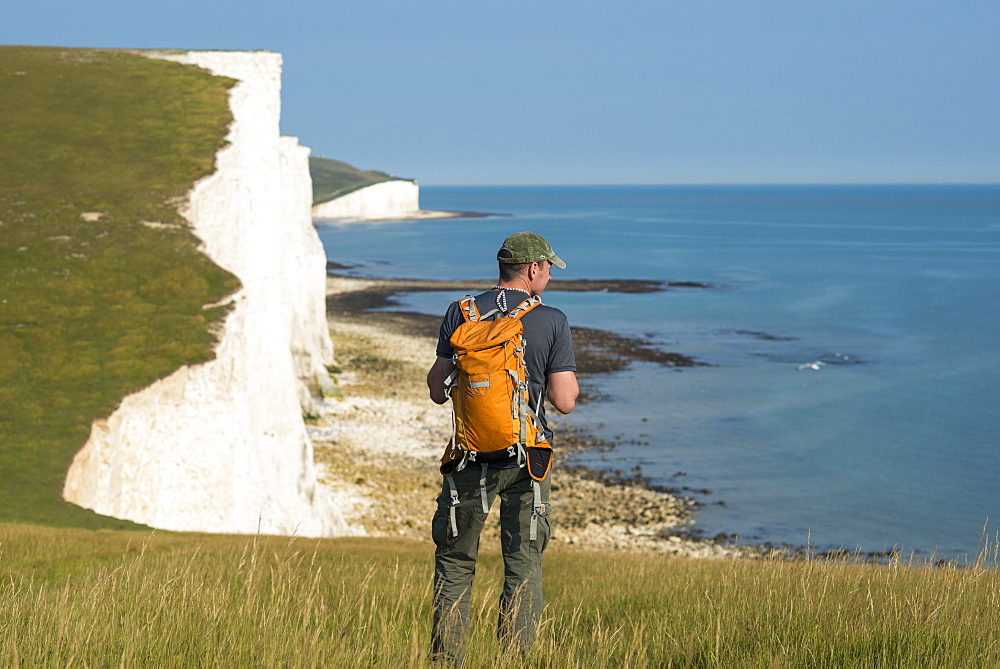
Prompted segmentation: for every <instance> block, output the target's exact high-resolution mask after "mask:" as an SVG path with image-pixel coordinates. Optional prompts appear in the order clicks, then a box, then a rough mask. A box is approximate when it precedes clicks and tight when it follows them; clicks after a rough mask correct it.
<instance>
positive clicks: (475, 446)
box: [441, 295, 552, 533]
mask: <svg viewBox="0 0 1000 669" xmlns="http://www.w3.org/2000/svg"><path fill="white" fill-rule="evenodd" d="M541 303H542V299H541V298H540V297H538V296H537V295H536V296H533V297H529V298H527V299H525V300H524V301H523V302H521V303H520V304H519V305H517V306H516V307H514V308H513V309H512V310H511V311H510V312H509V313H507V314H506V315H503V314H502V313H501V312H500V311H499V310H498V309H497V310H493V311H489V312H487V313H486V314H482V315H480V313H479V309H478V308H477V307H476V299H475V298H474V297H473V296H472V295H466V296H465V297H463V298H462V299H461V300H459V302H458V304H459V307H460V309H461V313H462V317H463V318H464V322H463V323H461V324H460V325H459V326H458V327H457V328H455V331H454V332H453V333H452V335H451V339H450V343H451V347H452V350H453V351H454V355H453V357H452V361H453V362H454V363H455V371H454V372H453V373H452V374H451V376H449V377H448V379H447V380H446V381H445V384H446V385H447V386H448V394H449V396H450V397H451V400H452V408H453V417H454V431H453V434H452V439H451V441H450V442H449V443H448V448H447V449H445V454H444V457H443V458H442V459H441V460H442V465H441V473H442V474H443V475H444V476H445V477H448V479H449V480H448V482H449V483H450V484H452V502H453V507H454V506H457V500H458V493H457V492H456V491H455V488H454V485H453V482H452V481H451V478H450V477H451V474H452V473H454V472H455V471H459V470H461V469H462V468H463V467H465V466H466V464H468V463H473V462H477V454H479V453H492V452H497V451H503V450H506V451H507V452H508V453H509V454H510V455H511V456H517V458H518V463H519V464H520V465H521V466H527V468H528V473H529V474H530V475H531V478H532V479H534V481H535V482H536V483H535V491H536V498H538V499H536V505H535V511H536V515H545V513H546V509H545V507H544V505H541V503H540V491H539V490H538V485H537V482H538V481H542V480H544V479H545V477H546V476H547V475H548V471H549V467H550V465H551V462H552V457H551V456H552V447H551V446H550V445H549V443H548V441H546V439H545V433H544V432H543V431H542V429H541V421H540V420H539V419H538V414H537V410H533V409H532V408H531V405H530V403H529V394H528V371H527V369H526V368H525V364H524V348H525V342H524V327H523V325H522V323H521V320H520V319H521V317H522V316H523V315H524V314H526V313H528V312H529V311H531V310H532V309H534V308H535V307H537V306H538V305H540V304H541ZM538 401H539V402H541V401H542V398H541V396H539V398H538ZM536 409H537V407H536ZM482 467H483V478H482V480H481V483H482V486H481V489H482V498H483V510H484V511H489V505H488V503H487V500H486V487H485V477H486V469H487V464H486V463H482ZM534 525H535V518H534V517H533V518H532V533H534ZM453 530H454V531H457V530H456V528H455V527H454V523H453Z"/></svg>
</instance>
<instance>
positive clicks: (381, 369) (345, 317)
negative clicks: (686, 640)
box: [310, 266, 765, 557]
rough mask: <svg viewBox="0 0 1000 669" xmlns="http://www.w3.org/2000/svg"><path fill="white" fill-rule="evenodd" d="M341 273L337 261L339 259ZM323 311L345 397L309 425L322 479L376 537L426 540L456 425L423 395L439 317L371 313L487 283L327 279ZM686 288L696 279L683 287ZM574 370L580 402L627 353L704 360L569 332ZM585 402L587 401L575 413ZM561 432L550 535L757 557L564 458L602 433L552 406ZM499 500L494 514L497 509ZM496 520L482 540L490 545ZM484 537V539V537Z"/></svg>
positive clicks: (636, 285)
mask: <svg viewBox="0 0 1000 669" xmlns="http://www.w3.org/2000/svg"><path fill="white" fill-rule="evenodd" d="M331 269H333V270H334V271H336V270H337V269H338V268H337V267H336V266H333V267H332V268H331ZM327 287H328V291H327V313H328V315H329V324H330V329H331V334H332V337H333V339H334V345H335V349H336V356H337V362H338V365H339V367H338V368H337V369H335V370H334V372H335V377H336V379H337V382H338V386H339V389H340V392H341V393H342V395H343V397H342V398H338V399H333V398H330V399H327V400H325V401H323V402H321V403H320V404H319V405H318V407H317V415H316V416H314V417H313V419H312V420H311V421H310V422H311V423H312V425H311V426H310V433H311V436H312V438H313V442H314V447H315V453H316V460H317V463H318V466H319V467H320V468H321V478H320V480H321V482H322V483H324V484H325V485H327V486H329V487H330V488H332V489H334V490H340V491H347V490H348V489H351V488H353V489H354V492H355V494H358V493H360V495H361V497H362V499H361V500H360V501H359V502H358V503H357V504H356V505H355V507H354V508H353V509H351V510H349V511H348V512H347V513H348V516H349V517H350V518H351V519H352V521H353V522H354V523H356V524H359V525H361V526H362V527H364V529H365V530H366V531H367V532H368V533H369V534H371V535H375V536H396V537H398V536H405V537H409V538H413V539H417V540H422V541H428V542H429V541H430V517H431V514H432V512H433V509H434V503H435V502H434V500H435V498H436V496H437V494H438V491H439V487H440V484H441V477H440V475H439V474H438V473H437V462H438V458H439V457H440V455H441V452H442V450H443V448H444V445H445V443H446V441H447V439H448V435H449V433H450V429H451V414H450V408H449V407H448V406H447V405H446V406H437V405H435V404H433V403H432V402H431V401H430V400H429V399H428V398H427V389H426V386H425V382H424V378H425V375H426V372H427V369H428V368H429V367H430V365H431V364H432V363H433V361H434V348H435V343H436V340H437V329H438V325H439V323H440V319H439V318H438V317H435V316H428V315H425V314H417V313H409V312H374V311H371V310H372V309H377V308H378V307H380V306H384V305H385V304H387V303H388V302H389V301H390V300H391V298H392V296H393V295H394V294H396V293H400V292H413V291H420V290H454V291H456V293H460V292H462V291H472V290H476V289H477V288H482V289H485V288H488V287H489V283H488V282H482V286H478V285H476V284H475V282H471V283H461V284H458V283H455V282H435V281H409V280H374V279H357V278H350V277H347V276H339V275H336V274H334V275H331V276H329V277H328V280H327ZM686 287H690V286H686ZM551 288H553V289H558V290H595V289H597V286H596V285H593V284H592V283H591V282H585V281H581V282H561V283H559V284H556V282H555V281H553V282H552V284H551ZM599 288H600V289H602V290H614V291H621V292H626V291H650V290H663V289H669V285H664V284H657V283H650V282H636V281H619V282H610V283H609V282H607V281H602V282H601V284H600V287H599ZM573 336H574V343H575V345H576V349H577V362H578V366H579V371H578V374H579V375H580V377H581V380H582V382H583V383H582V385H583V386H584V388H586V389H587V390H588V392H587V393H586V396H585V397H583V398H582V401H583V402H587V401H599V400H598V399H596V398H597V397H598V396H599V394H600V393H599V390H598V389H597V388H596V387H595V386H594V382H593V381H594V380H593V379H592V378H591V377H593V375H595V374H598V373H600V372H607V371H613V370H615V369H620V368H621V367H623V366H625V365H627V364H628V363H629V362H630V361H631V360H646V361H652V362H658V363H660V364H662V365H666V366H693V365H698V364H703V363H700V362H699V361H697V360H693V359H691V358H688V357H686V356H683V355H680V354H675V353H665V352H663V351H660V350H658V349H656V348H654V347H652V346H651V345H650V344H649V342H645V341H642V340H638V339H629V338H626V337H621V336H619V335H616V334H614V333H609V332H602V331H598V330H590V329H586V328H574V330H573ZM577 410H578V411H579V410H586V408H585V407H581V408H578V409H577ZM548 414H549V416H550V417H551V418H550V422H551V423H552V424H553V427H554V428H555V431H556V435H557V436H556V439H557V442H556V452H557V461H556V467H555V468H554V469H553V488H552V490H553V492H552V502H553V506H554V511H553V528H554V529H553V541H554V542H558V543H562V544H567V545H573V546H577V547H581V548H586V549H600V550H648V551H656V552H660V553H669V554H683V555H688V556H697V557H732V556H759V555H762V554H764V552H765V551H763V550H762V549H761V548H759V547H743V546H738V545H735V544H733V543H731V542H729V541H727V540H724V539H723V538H719V539H718V540H712V539H704V538H700V537H697V536H694V535H693V534H692V533H691V532H690V531H689V530H690V519H691V513H692V510H693V507H694V506H695V502H694V501H693V500H692V499H690V498H687V497H685V496H683V495H682V494H679V493H676V492H674V491H668V490H664V489H658V488H654V487H652V486H649V485H648V484H647V482H646V481H645V480H644V479H643V478H642V476H641V474H640V475H636V474H632V475H613V474H608V473H603V472H599V471H596V470H592V469H588V468H585V467H567V466H559V460H558V453H560V452H562V453H566V452H568V451H569V450H571V449H579V448H600V447H607V446H608V445H606V444H602V443H601V442H600V440H599V439H597V438H595V437H594V436H593V435H591V434H588V433H586V432H585V431H582V430H579V429H577V428H574V427H573V425H572V423H571V417H569V416H567V417H563V416H560V415H559V414H558V412H556V411H555V410H550V411H549V412H548ZM497 506H499V505H494V509H493V511H492V515H494V516H496V515H497V508H496V507H497ZM497 534H498V531H497V525H496V522H495V520H494V521H492V522H489V523H487V530H486V531H485V532H484V540H485V541H486V542H487V544H495V541H493V538H494V537H496V536H497ZM484 545H485V544H484Z"/></svg>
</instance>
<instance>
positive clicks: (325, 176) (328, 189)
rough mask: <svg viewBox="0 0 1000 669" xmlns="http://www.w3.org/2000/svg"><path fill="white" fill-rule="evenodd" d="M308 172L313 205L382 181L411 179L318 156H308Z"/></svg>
mask: <svg viewBox="0 0 1000 669" xmlns="http://www.w3.org/2000/svg"><path fill="white" fill-rule="evenodd" d="M309 173H310V174H311V175H312V182H313V205H317V204H322V203H324V202H329V201H330V200H334V199H336V198H338V197H341V196H343V195H347V194H348V193H351V192H353V191H356V190H360V189H362V188H364V187H366V186H371V185H373V184H377V183H381V182H383V181H412V179H400V178H399V177H394V176H392V175H391V174H387V173H385V172H379V171H378V170H359V169H358V168H356V167H353V166H351V165H348V164H347V163H342V162H340V161H339V160H330V159H329V158H320V157H318V156H312V157H310V158H309Z"/></svg>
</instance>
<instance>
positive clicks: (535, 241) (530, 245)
mask: <svg viewBox="0 0 1000 669" xmlns="http://www.w3.org/2000/svg"><path fill="white" fill-rule="evenodd" d="M504 250H506V251H509V252H510V254H511V257H510V258H504V257H501V256H500V253H499V252H498V253H497V260H499V261H500V262H502V263H505V264H510V265H520V264H523V263H529V262H540V261H542V260H548V261H549V262H551V263H552V264H553V265H555V266H556V267H558V268H559V269H566V263H564V262H563V261H562V258H560V257H559V256H557V255H556V254H555V253H553V251H552V247H551V246H549V243H548V242H547V241H545V237H542V236H541V235H539V234H536V233H534V232H515V233H514V234H512V235H511V236H510V237H508V238H507V239H505V240H503V246H501V247H500V251H504Z"/></svg>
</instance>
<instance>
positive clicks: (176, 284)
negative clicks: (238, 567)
mask: <svg viewBox="0 0 1000 669" xmlns="http://www.w3.org/2000/svg"><path fill="white" fill-rule="evenodd" d="M0 82H2V84H0V85H2V89H3V96H2V97H0V129H2V136H3V148H2V152H3V160H0V522H3V521H8V522H32V523H43V524H51V525H79V526H92V527H94V526H121V525H123V523H121V522H120V521H116V520H113V519H108V518H103V517H100V516H97V515H96V514H93V513H90V512H86V511H83V510H82V509H79V508H77V507H75V506H72V505H70V504H67V503H66V502H63V501H62V499H61V493H62V485H63V480H64V477H65V474H66V471H67V468H68V467H69V464H70V463H71V461H72V458H73V455H74V454H75V453H76V452H77V451H78V450H79V449H80V448H81V447H82V446H83V444H84V443H85V442H86V440H87V437H88V435H89V432H90V425H91V423H92V421H94V420H95V419H98V418H102V417H104V416H107V415H109V414H110V413H111V412H112V411H113V410H114V409H115V407H116V406H117V405H118V403H119V401H120V400H121V398H122V397H124V396H125V395H127V394H129V393H131V392H133V391H135V390H138V389H140V388H142V387H144V386H146V385H148V384H150V383H152V382H153V381H155V380H156V379H158V378H162V377H164V376H167V375H169V374H170V373H171V372H172V371H173V370H175V369H176V368H177V367H179V366H181V365H184V364H188V363H197V362H202V361H206V360H209V359H211V358H212V357H213V346H214V343H215V340H214V336H213V335H212V326H213V324H214V323H216V322H217V321H218V320H219V319H220V318H222V316H223V315H224V313H223V311H222V310H221V309H219V308H215V309H204V308H203V305H205V304H210V303H214V302H217V301H218V300H220V299H221V298H222V297H224V296H225V295H227V294H228V293H230V292H232V291H233V290H235V289H236V288H237V287H238V285H239V284H238V281H237V279H236V278H235V277H233V276H232V275H230V274H229V273H227V272H225V271H224V270H222V269H221V268H219V267H217V266H216V265H215V264H214V263H212V262H211V261H210V260H209V259H208V258H207V257H206V256H204V255H203V254H202V253H200V252H199V251H198V250H197V247H198V244H199V240H198V239H197V238H196V237H195V236H194V235H193V234H192V233H191V231H190V229H189V227H188V225H187V223H186V222H185V221H184V219H183V218H182V217H181V216H180V215H179V213H178V205H179V203H181V202H183V200H184V198H185V195H186V194H187V192H188V191H189V190H190V189H191V187H192V184H193V183H194V182H195V181H197V180H198V179H200V178H202V177H204V176H206V175H208V174H210V173H211V172H212V171H213V170H214V164H215V154H216V152H217V151H218V150H219V149H220V148H221V147H222V146H223V145H224V137H225V135H226V132H227V128H228V126H229V124H230V122H231V121H232V116H231V113H230V110H229V106H228V91H229V88H230V87H231V86H232V84H233V81H232V80H229V79H225V78H220V77H214V76H212V75H210V74H208V73H207V72H204V71H202V70H199V69H197V68H194V67H190V66H185V65H180V64H177V63H171V62H166V61H161V60H153V59H150V58H146V57H144V56H142V55H138V54H131V53H126V52H121V51H108V50H91V49H59V48H29V47H0Z"/></svg>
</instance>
